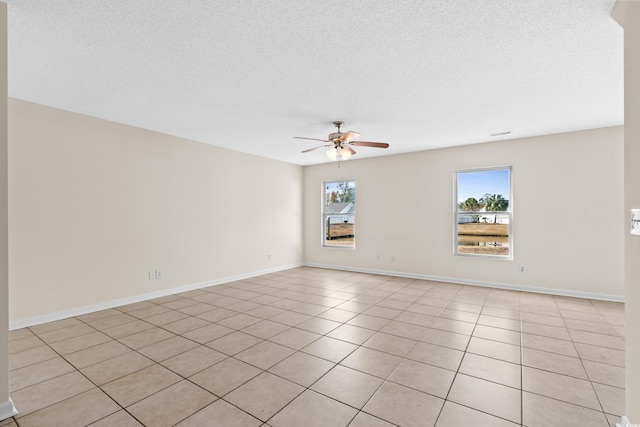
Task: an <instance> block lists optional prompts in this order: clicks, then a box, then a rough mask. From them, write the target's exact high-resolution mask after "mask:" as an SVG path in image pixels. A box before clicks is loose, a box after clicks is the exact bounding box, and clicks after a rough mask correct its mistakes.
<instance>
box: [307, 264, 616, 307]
mask: <svg viewBox="0 0 640 427" xmlns="http://www.w3.org/2000/svg"><path fill="white" fill-rule="evenodd" d="M304 266H305V267H316V268H327V269H331V270H344V271H354V272H357V273H369V274H380V275H384V276H393V277H406V278H409V279H422V280H433V281H436V282H446V283H459V284H462V285H470V286H484V287H489V288H498V289H507V290H512V291H522V292H536V293H540V294H550V295H559V296H567V297H575V298H587V299H595V300H602V301H614V302H624V296H619V295H609V294H597V293H593V292H579V291H571V290H567V289H557V288H542V287H537V286H524V285H516V284H511V283H497V282H485V281H480V280H469V279H461V278H457V277H443V276H432V275H428V274H416V273H404V272H400V271H390V270H375V269H370V268H359V267H349V266H344V265H327V264H317V263H310V262H307V263H304Z"/></svg>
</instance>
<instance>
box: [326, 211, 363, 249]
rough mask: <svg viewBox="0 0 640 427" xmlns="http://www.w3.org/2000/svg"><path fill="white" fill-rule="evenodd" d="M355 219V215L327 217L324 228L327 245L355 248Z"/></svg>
mask: <svg viewBox="0 0 640 427" xmlns="http://www.w3.org/2000/svg"><path fill="white" fill-rule="evenodd" d="M354 219H355V218H354V215H327V216H326V217H325V228H324V230H325V242H324V243H325V245H332V246H353V238H354V236H355V229H354V227H355V226H354Z"/></svg>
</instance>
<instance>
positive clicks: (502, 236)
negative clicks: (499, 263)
mask: <svg viewBox="0 0 640 427" xmlns="http://www.w3.org/2000/svg"><path fill="white" fill-rule="evenodd" d="M455 185H456V189H455V193H456V206H455V221H454V223H455V233H454V238H455V241H454V248H455V249H454V252H455V255H465V256H490V257H499V258H506V259H512V258H513V251H512V246H513V244H512V242H513V239H512V235H511V229H512V210H511V168H510V167H503V168H491V169H475V170H464V171H456V172H455Z"/></svg>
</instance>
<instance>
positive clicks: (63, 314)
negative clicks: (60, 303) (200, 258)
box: [9, 263, 304, 331]
mask: <svg viewBox="0 0 640 427" xmlns="http://www.w3.org/2000/svg"><path fill="white" fill-rule="evenodd" d="M303 265H304V264H302V263H296V264H290V265H283V266H280V267H275V268H269V269H266V270H260V271H254V272H251V273H245V274H239V275H237V276H229V277H223V278H220V279H214V280H209V281H207V282H200V283H193V284H190V285H185V286H179V287H177V288H170V289H163V290H161V291H156V292H151V293H145V294H139V295H133V296H130V297H127V298H119V299H115V300H110V301H105V302H100V303H98V304H91V305H85V306H84V307H76V308H71V309H69V310H63V311H57V312H55V313H48V314H43V315H41V316H34V317H29V318H26V319H19V320H14V321H12V322H9V330H10V331H13V330H15V329H20V328H26V327H28V326H34V325H40V324H42V323H48V322H53V321H56V320H61V319H66V318H68V317H74V316H80V315H82V314H87V313H93V312H94V311H100V310H106V309H109V308H114V307H120V306H123V305H127V304H133V303H136V302H140V301H146V300H150V299H154V298H160V297H164V296H167V295H173V294H179V293H181V292H187V291H192V290H195V289H202V288H206V287H209V286H216V285H222V284H224V283H229V282H234V281H236V280H242V279H248V278H250V277H256V276H262V275H264V274H269V273H275V272H277V271H282V270H289V269H291V268H296V267H302V266H303Z"/></svg>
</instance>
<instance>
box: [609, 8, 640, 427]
mask: <svg viewBox="0 0 640 427" xmlns="http://www.w3.org/2000/svg"><path fill="white" fill-rule="evenodd" d="M614 17H615V18H616V20H617V21H618V22H620V24H621V25H622V26H623V28H624V86H625V89H624V110H625V111H624V116H625V120H624V122H625V125H624V130H625V135H624V158H625V164H624V171H625V173H624V188H625V209H624V218H625V224H624V227H623V229H624V235H625V245H624V248H625V303H626V304H625V315H626V324H627V325H628V326H627V329H626V337H625V339H626V348H625V357H626V375H625V377H626V406H627V416H628V418H629V421H630V422H632V423H640V404H638V402H640V332H639V331H638V329H637V327H636V326H637V325H639V324H640V237H637V236H631V235H630V234H629V221H630V220H631V214H630V210H631V209H640V167H638V161H639V159H640V120H639V117H640V2H631V1H618V2H616V7H615V10H614Z"/></svg>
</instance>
